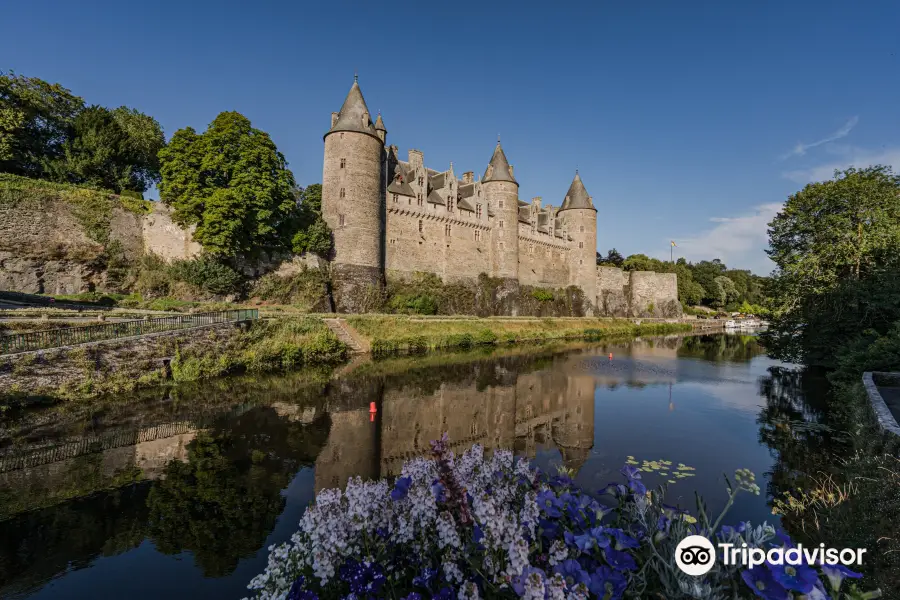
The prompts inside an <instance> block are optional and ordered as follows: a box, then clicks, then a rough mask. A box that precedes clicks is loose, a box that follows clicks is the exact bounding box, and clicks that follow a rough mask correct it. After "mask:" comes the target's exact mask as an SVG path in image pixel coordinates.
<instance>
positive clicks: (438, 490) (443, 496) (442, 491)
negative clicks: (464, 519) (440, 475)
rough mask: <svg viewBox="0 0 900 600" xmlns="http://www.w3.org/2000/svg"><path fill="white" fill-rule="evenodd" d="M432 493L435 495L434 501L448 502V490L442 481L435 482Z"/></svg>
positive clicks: (432, 485)
mask: <svg viewBox="0 0 900 600" xmlns="http://www.w3.org/2000/svg"><path fill="white" fill-rule="evenodd" d="M431 492H432V493H433V494H434V499H435V500H436V501H437V502H444V501H445V500H447V488H445V487H444V484H443V483H441V482H440V481H437V480H435V482H434V483H432V484H431Z"/></svg>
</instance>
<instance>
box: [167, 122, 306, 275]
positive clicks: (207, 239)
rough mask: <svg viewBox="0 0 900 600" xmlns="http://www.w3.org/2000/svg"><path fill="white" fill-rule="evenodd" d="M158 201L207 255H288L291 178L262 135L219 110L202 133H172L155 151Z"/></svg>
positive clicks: (292, 208) (292, 215)
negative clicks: (191, 231)
mask: <svg viewBox="0 0 900 600" xmlns="http://www.w3.org/2000/svg"><path fill="white" fill-rule="evenodd" d="M159 158H160V163H161V165H160V172H161V174H162V181H161V183H160V184H159V192H160V198H161V199H162V201H163V202H165V203H166V204H167V205H169V206H171V207H172V208H173V209H174V210H173V218H174V219H175V221H176V222H178V223H179V224H180V225H183V226H187V225H196V230H195V232H194V239H195V240H197V242H199V243H200V244H201V245H202V246H203V247H204V249H205V250H206V251H207V252H209V253H210V254H213V255H216V256H223V257H238V256H253V255H255V254H256V253H257V252H258V251H259V250H263V249H266V250H290V249H291V246H292V242H293V240H292V237H293V236H291V237H288V235H287V234H288V232H290V231H291V227H290V223H291V222H292V220H294V219H295V218H296V217H295V212H296V200H295V198H294V195H293V190H294V187H295V184H294V176H293V174H292V173H291V171H290V170H289V169H288V168H287V162H286V161H285V159H284V156H283V155H282V154H281V153H280V152H278V149H277V148H276V147H275V144H274V142H272V139H271V138H270V137H269V135H268V134H267V133H265V132H264V131H260V130H259V129H255V128H253V127H252V126H251V124H250V120H249V119H247V118H246V117H244V116H243V115H241V114H240V113H236V112H223V113H221V114H219V116H217V117H216V118H215V120H214V121H213V122H212V123H211V124H210V126H209V128H208V129H207V130H206V132H204V133H202V134H198V133H197V132H196V131H194V130H193V129H192V128H190V127H188V128H185V129H180V130H178V131H176V132H175V135H174V136H172V140H171V141H170V142H169V144H168V145H167V146H166V147H165V148H164V149H163V150H161V151H160V153H159Z"/></svg>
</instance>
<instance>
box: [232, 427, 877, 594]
mask: <svg viewBox="0 0 900 600" xmlns="http://www.w3.org/2000/svg"><path fill="white" fill-rule="evenodd" d="M432 449H433V459H424V458H417V459H414V460H411V461H409V462H407V463H406V464H405V465H404V466H403V470H402V474H401V476H400V477H399V478H397V479H396V481H395V482H393V485H391V484H390V483H389V482H388V481H386V480H380V481H366V482H363V481H361V480H360V479H359V478H356V479H354V480H351V481H350V482H349V483H348V484H347V488H346V490H345V491H344V492H341V491H340V490H336V489H332V490H325V491H322V492H320V493H319V495H318V496H317V498H316V501H315V504H314V505H312V506H310V507H309V508H308V509H307V511H306V513H305V514H304V516H303V519H302V521H301V523H300V530H299V531H298V532H297V533H296V534H294V536H293V537H292V538H291V543H289V544H282V545H280V546H278V547H274V546H273V547H271V548H270V551H271V554H270V556H269V564H268V567H267V568H266V571H265V572H264V573H262V574H261V575H258V576H257V577H255V578H254V579H253V580H252V581H251V582H250V585H249V586H248V587H249V588H250V589H251V590H255V591H256V597H257V598H260V599H276V598H278V599H281V598H287V599H289V600H298V599H313V598H322V599H326V598H329V599H330V598H353V599H356V598H360V599H361V598H398V599H399V598H403V599H407V600H416V599H423V598H443V599H449V598H459V599H474V598H518V597H521V598H530V599H537V598H550V599H554V600H556V599H560V600H564V599H586V598H599V599H604V600H612V599H615V598H626V597H630V598H669V599H673V598H710V599H712V598H723V599H724V598H752V597H761V598H767V599H795V598H796V599H800V598H809V599H811V600H815V599H819V600H825V599H828V598H831V599H832V600H837V599H839V598H841V599H843V598H847V599H851V598H852V599H865V598H876V597H878V596H880V593H878V592H874V593H872V592H869V593H861V592H859V591H858V590H857V588H856V587H855V585H852V584H851V585H845V579H846V578H847V577H850V578H858V577H859V575H858V574H857V573H853V572H852V571H850V570H848V569H846V568H844V567H843V566H835V567H828V566H821V567H813V566H809V565H801V566H797V567H790V566H784V567H779V566H776V565H771V564H767V565H765V566H758V567H756V568H754V569H747V570H742V569H741V567H739V566H731V565H729V566H726V565H723V564H721V562H717V563H716V564H715V566H714V567H713V569H712V570H711V571H710V572H709V573H707V574H706V575H703V576H701V577H692V576H689V575H686V574H684V573H682V572H681V571H680V570H679V569H678V567H676V563H675V549H676V546H677V544H678V542H680V541H681V540H682V539H684V538H685V537H687V536H688V535H703V536H706V537H708V538H709V539H711V540H717V541H720V542H730V543H733V544H735V545H736V547H741V545H742V544H747V545H748V546H749V547H760V548H769V547H774V546H786V545H790V540H788V539H787V538H786V537H785V536H784V535H783V534H778V535H776V532H775V530H774V529H773V528H772V527H770V526H768V525H765V524H763V525H761V526H757V527H755V528H753V527H751V526H750V525H749V524H748V523H742V524H740V525H738V526H735V527H730V526H722V525H721V522H722V519H723V516H724V515H725V512H726V511H727V510H728V508H729V507H730V506H731V504H732V503H733V501H734V498H735V497H736V496H737V494H739V493H741V492H750V493H757V494H758V493H759V487H758V486H757V485H756V484H755V483H754V480H753V479H754V478H753V474H752V473H750V472H749V471H746V470H740V471H738V472H737V473H736V476H735V483H734V484H732V483H731V482H730V481H728V480H727V479H726V483H727V485H728V489H729V491H730V495H729V500H728V502H727V504H726V506H725V508H724V510H723V511H722V514H720V515H719V516H718V518H716V519H715V520H714V521H712V520H710V518H708V517H707V515H706V510H705V508H704V506H703V503H702V501H700V500H699V499H698V510H697V513H696V514H695V515H693V516H692V515H691V514H689V513H688V512H686V511H683V510H681V509H679V508H675V507H671V506H667V505H666V504H664V503H663V502H662V497H663V494H664V491H665V489H664V488H660V489H659V490H656V491H648V490H647V489H646V488H645V486H644V484H643V483H642V481H641V474H640V469H638V468H636V467H634V466H631V465H628V466H626V467H625V468H623V469H622V474H623V475H624V477H625V481H624V482H622V483H613V484H610V485H609V486H607V487H606V488H605V489H604V490H602V491H601V492H600V494H599V496H598V497H605V498H609V502H603V503H601V502H600V500H598V498H595V497H593V496H591V495H589V494H588V493H586V492H585V491H583V490H581V489H579V488H578V487H576V486H575V485H574V483H573V482H572V480H571V479H570V478H569V477H568V476H567V475H566V474H559V475H556V476H550V477H548V476H544V475H542V474H541V473H540V472H538V471H537V470H536V469H534V468H533V467H532V466H531V465H530V464H529V463H528V462H527V461H525V460H522V459H520V460H514V458H513V455H512V454H511V453H510V452H507V451H496V452H494V453H493V454H492V455H491V456H490V457H485V456H484V452H483V450H482V448H481V447H480V446H477V445H476V446H473V447H472V448H471V449H470V450H468V451H467V452H466V453H465V454H463V455H462V456H461V457H459V458H458V459H457V458H455V457H454V456H453V453H452V452H451V451H450V450H449V447H448V444H447V439H446V435H445V436H444V438H442V439H441V440H438V441H436V442H432Z"/></svg>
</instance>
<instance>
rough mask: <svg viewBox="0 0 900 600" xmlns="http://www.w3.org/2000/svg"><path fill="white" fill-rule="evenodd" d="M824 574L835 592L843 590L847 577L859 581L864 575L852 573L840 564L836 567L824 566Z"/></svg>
mask: <svg viewBox="0 0 900 600" xmlns="http://www.w3.org/2000/svg"><path fill="white" fill-rule="evenodd" d="M822 572H823V573H825V577H827V578H828V582H829V583H830V584H831V589H832V590H834V591H838V590H839V589H841V582H842V581H843V580H844V578H845V577H850V578H851V579H859V578H860V577H862V573H857V572H856V571H851V570H850V569H848V568H847V567H845V566H844V565H842V564H840V563H838V564H836V565H822Z"/></svg>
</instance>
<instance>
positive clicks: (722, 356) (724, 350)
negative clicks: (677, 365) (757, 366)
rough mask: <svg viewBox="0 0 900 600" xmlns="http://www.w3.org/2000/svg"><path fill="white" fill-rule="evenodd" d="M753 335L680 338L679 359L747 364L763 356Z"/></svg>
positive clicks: (761, 349) (757, 340)
mask: <svg viewBox="0 0 900 600" xmlns="http://www.w3.org/2000/svg"><path fill="white" fill-rule="evenodd" d="M763 352H764V350H763V348H762V346H760V345H759V339H758V338H757V337H756V336H755V335H721V334H719V335H697V336H689V337H685V338H682V344H681V346H679V347H678V356H679V357H680V358H701V359H703V360H708V361H712V362H748V361H749V360H751V359H752V358H754V357H756V356H759V355H760V354H763Z"/></svg>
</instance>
